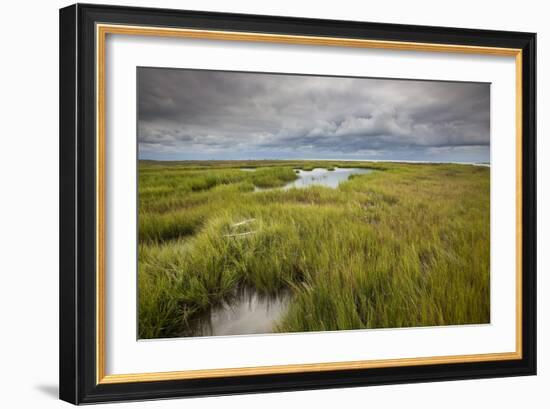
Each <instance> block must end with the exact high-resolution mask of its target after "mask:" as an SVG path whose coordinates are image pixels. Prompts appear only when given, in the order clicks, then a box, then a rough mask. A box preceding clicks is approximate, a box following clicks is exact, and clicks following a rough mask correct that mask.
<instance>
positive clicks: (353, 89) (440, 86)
mask: <svg viewBox="0 0 550 409" xmlns="http://www.w3.org/2000/svg"><path fill="white" fill-rule="evenodd" d="M137 86H138V143H139V157H140V159H158V160H178V159H179V160H189V159H197V160H204V159H287V158H288V159H290V158H303V159H322V158H324V159H375V160H426V161H443V162H445V161H456V162H489V115H490V109H489V101H490V97H489V84H486V83H484V84H482V83H457V82H454V83H453V82H439V81H437V82H436V81H410V80H386V79H370V78H339V77H319V76H298V75H285V74H256V73H242V72H240V73H238V72H223V71H201V70H186V69H163V68H138V84H137Z"/></svg>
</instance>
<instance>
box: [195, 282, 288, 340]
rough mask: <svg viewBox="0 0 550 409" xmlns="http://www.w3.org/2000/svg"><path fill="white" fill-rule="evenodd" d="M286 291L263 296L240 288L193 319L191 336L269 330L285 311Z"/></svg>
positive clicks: (266, 331)
mask: <svg viewBox="0 0 550 409" xmlns="http://www.w3.org/2000/svg"><path fill="white" fill-rule="evenodd" d="M289 302H290V293H289V292H288V291H285V292H281V293H280V294H278V295H276V296H263V295H260V294H258V293H257V292H256V291H254V290H250V289H244V290H241V291H239V293H238V294H236V296H235V298H234V299H232V300H231V301H229V302H224V303H222V304H221V305H219V306H217V307H215V308H212V309H211V310H210V311H208V312H207V313H206V314H205V315H204V316H203V317H201V318H200V319H199V320H197V322H196V325H195V328H194V330H193V331H192V332H193V334H192V335H193V336H217V335H246V334H268V333H272V332H273V330H274V326H275V324H276V323H277V322H278V320H279V319H280V318H281V317H282V315H283V314H284V313H285V312H286V309H287V307H288V303H289Z"/></svg>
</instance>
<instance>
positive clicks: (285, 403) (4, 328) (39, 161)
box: [0, 0, 550, 409]
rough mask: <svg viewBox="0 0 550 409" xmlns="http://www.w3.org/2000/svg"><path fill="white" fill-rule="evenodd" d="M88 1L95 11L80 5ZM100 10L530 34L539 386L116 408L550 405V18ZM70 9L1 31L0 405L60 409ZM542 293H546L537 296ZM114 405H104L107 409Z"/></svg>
mask: <svg viewBox="0 0 550 409" xmlns="http://www.w3.org/2000/svg"><path fill="white" fill-rule="evenodd" d="M89 2H91V3H96V1H93V0H89ZM99 3H104V4H121V5H137V6H150V7H168V8H186V9H196V10H209V11H223V12H241V13H254V14H272V15H286V16H298V17H315V18H331V19H345V20H361V21H377V22H388V23H405V24H424V25H442V26H455V27H468V28H487V29H503V30H520V31H534V32H537V33H538V73H539V77H538V138H539V139H538V181H539V183H538V185H539V189H538V198H539V202H538V206H539V223H538V230H539V243H538V252H539V260H538V267H539V268H538V271H539V274H538V294H539V302H538V322H539V338H538V342H539V359H538V363H539V375H538V376H537V377H524V378H505V379H490V380H473V381H461V382H443V383H425V384H416V385H396V386H381V387H370V388H354V389H337V390H325V391H312V392H291V393H278V394H263V395H246V396H231V397H218V398H206V399H205V398H201V399H192V400H187V401H181V400H171V401H162V402H158V401H157V402H155V403H151V402H149V403H125V404H117V405H114V406H116V407H128V408H130V407H132V408H133V407H136V408H137V407H140V408H152V407H155V408H156V407H159V408H176V407H181V406H182V405H184V404H185V405H186V406H187V407H190V408H193V407H197V408H199V407H200V408H217V407H220V406H222V407H225V408H231V407H239V408H257V407H274V408H275V407H298V406H302V405H303V406H306V407H307V406H309V407H313V406H314V407H316V408H317V407H318V408H322V407H327V408H328V407H335V406H336V407H338V406H343V405H346V406H347V405H361V406H366V405H369V406H370V407H388V408H392V407H400V406H406V407H408V408H416V407H421V408H423V409H429V408H440V407H446V408H464V407H499V408H507V407H523V406H530V407H533V408H542V407H548V406H547V405H548V404H549V403H550V392H549V387H548V385H550V354H549V353H548V350H547V345H549V341H548V337H547V336H548V330H549V327H550V324H549V321H548V318H547V313H548V312H549V309H550V297H544V293H545V292H548V291H550V281H549V280H548V279H547V277H545V271H546V270H548V268H549V264H550V256H549V249H548V247H549V246H550V243H549V240H550V239H549V230H550V216H548V214H547V213H545V212H542V211H541V210H542V209H544V208H548V207H549V206H550V197H549V194H550V191H549V189H550V185H549V184H548V183H547V182H546V180H547V177H546V176H547V175H548V174H549V172H550V143H549V142H548V139H547V138H546V137H545V136H546V134H547V133H549V132H550V129H549V125H548V121H547V115H548V113H549V109H550V102H549V100H548V94H545V93H544V92H543V90H545V89H546V88H547V84H548V82H549V81H548V77H547V75H548V72H550V67H549V65H550V63H549V59H550V45H549V44H548V41H549V39H550V26H549V25H548V15H549V14H550V13H549V12H550V10H549V8H548V7H547V6H546V4H545V2H541V1H539V2H537V1H534V0H533V1H531V0H522V1H521V2H518V1H514V2H511V1H504V0H501V1H494V0H493V1H485V2H481V1H479V0H477V1H471V0H462V1H454V2H441V1H423V0H416V1H406V0H394V1H387V2H384V1H382V2H358V1H353V0H338V1H332V2H321V1H319V0H317V1H306V0H302V1H299V0H277V1H273V0H269V1H252V0H232V1H230V2H227V1H223V0H187V1H177V0H158V1H146V0H133V1H124V0H118V1H109V0H103V1H100V2H99ZM68 4H70V3H69V2H68V1H67V2H66V1H58V0H48V1H44V0H43V1H36V0H30V1H19V2H16V1H11V2H5V3H4V4H3V5H2V6H3V7H2V17H3V18H2V20H1V22H0V32H1V36H0V41H1V49H0V50H1V54H0V55H1V58H2V64H0V72H1V75H0V101H1V107H2V109H1V111H0V112H2V116H1V118H2V119H1V122H0V136H1V139H0V192H1V194H0V249H2V251H1V252H0V274H1V275H2V278H3V280H2V285H0V314H1V315H0V317H1V322H0V328H1V330H0V334H1V337H0V385H1V386H0V406H2V407H5V408H18V407H25V408H53V407H63V406H65V407H68V406H67V404H65V403H63V402H60V401H58V400H57V389H58V387H57V378H58V369H57V366H58V362H57V361H58V301H57V300H58V276H57V274H58V164H57V162H58V8H60V7H63V6H65V5H68ZM545 290H546V291H545ZM114 406H113V407H114Z"/></svg>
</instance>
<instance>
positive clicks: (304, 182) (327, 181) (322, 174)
mask: <svg viewBox="0 0 550 409" xmlns="http://www.w3.org/2000/svg"><path fill="white" fill-rule="evenodd" d="M371 172H372V169H362V168H334V170H327V169H323V168H315V169H313V170H301V169H298V170H297V175H298V179H296V180H294V181H292V182H290V183H287V184H286V185H284V186H283V187H282V189H283V190H288V189H292V188H297V189H303V188H306V187H308V186H314V185H317V186H327V187H330V188H333V189H336V188H337V187H338V185H339V184H340V183H342V182H345V181H346V180H348V179H349V177H350V176H351V175H364V174H367V173H371Z"/></svg>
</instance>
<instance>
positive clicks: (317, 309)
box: [138, 161, 490, 338]
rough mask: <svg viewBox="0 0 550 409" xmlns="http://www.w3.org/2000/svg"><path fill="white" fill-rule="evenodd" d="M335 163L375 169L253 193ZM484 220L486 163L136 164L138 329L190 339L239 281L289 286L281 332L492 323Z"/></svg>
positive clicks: (265, 288) (268, 287)
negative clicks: (336, 182)
mask: <svg viewBox="0 0 550 409" xmlns="http://www.w3.org/2000/svg"><path fill="white" fill-rule="evenodd" d="M335 166H338V167H365V168H371V169H376V170H379V171H376V172H372V173H369V174H365V175H354V176H352V177H351V178H350V179H349V180H348V181H347V182H344V183H342V184H341V185H340V186H339V187H338V188H337V189H330V188H327V187H321V186H310V187H308V188H306V189H289V190H282V189H271V190H261V191H254V190H255V188H268V187H280V186H283V185H285V184H286V183H288V182H290V181H292V180H295V179H296V178H297V176H296V173H295V171H294V169H313V168H316V167H325V168H334V167H335ZM242 167H251V168H252V167H253V168H255V169H256V170H255V171H254V172H247V171H243V170H241V169H239V168H242ZM243 221H247V222H246V223H242V222H243ZM489 230H490V229H489V169H488V168H484V167H474V166H469V165H450V164H449V165H447V164H446V165H437V164H395V163H366V162H365V163H357V162H351V163H350V162H342V163H338V162H332V161H331V162H320V161H310V162H298V161H285V162H277V161H258V162H175V163H164V162H162V163H155V162H141V163H140V168H139V255H138V257H139V263H138V264H139V279H138V281H139V335H140V337H141V338H158V337H173V336H182V335H193V333H192V330H191V327H192V322H193V320H194V319H195V318H196V317H198V316H200V315H201V314H204V313H206V312H208V311H209V309H210V308H212V307H214V306H216V305H218V304H219V303H221V302H222V301H224V300H228V299H229V298H230V297H231V295H232V294H234V293H235V291H236V290H237V289H238V288H243V287H249V288H253V289H254V290H255V291H256V292H257V293H258V294H262V295H270V294H276V293H277V292H279V291H281V290H286V291H290V293H291V295H292V296H291V302H290V304H289V307H288V310H287V311H286V313H285V314H284V316H283V317H282V319H281V320H280V322H278V323H277V324H276V326H275V330H276V331H280V332H300V331H323V330H348V329H360V328H396V327H415V326H433V325H451V324H452V325H459V324H479V323H488V322H489V304H490V303H489ZM248 232H252V233H250V234H248ZM243 233H246V234H243Z"/></svg>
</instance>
